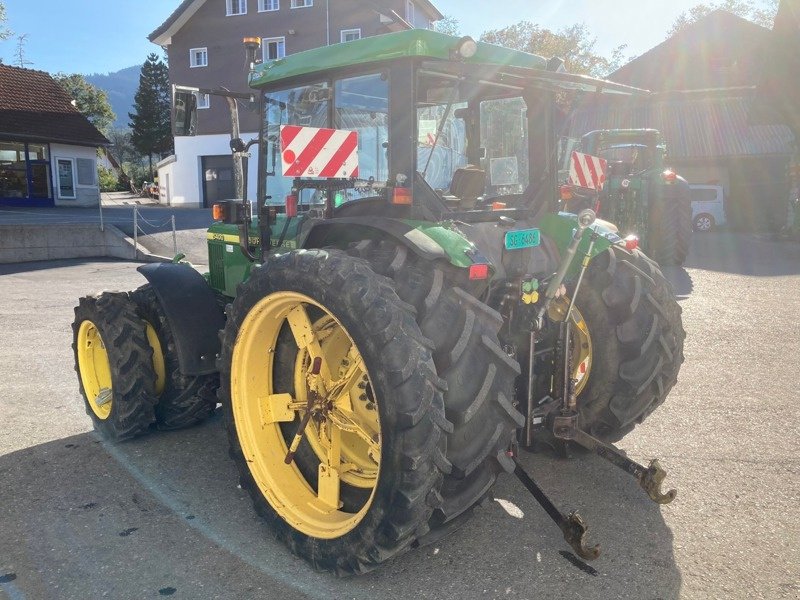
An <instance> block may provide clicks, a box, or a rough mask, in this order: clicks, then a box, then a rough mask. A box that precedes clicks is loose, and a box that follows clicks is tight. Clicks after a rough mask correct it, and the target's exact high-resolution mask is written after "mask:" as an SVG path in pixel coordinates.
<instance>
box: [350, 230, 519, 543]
mask: <svg viewBox="0 0 800 600" xmlns="http://www.w3.org/2000/svg"><path fill="white" fill-rule="evenodd" d="M350 253H351V254H353V255H355V256H359V257H362V258H364V259H366V260H368V261H369V262H370V264H371V265H372V268H373V269H374V270H375V271H376V272H378V273H380V274H382V275H386V276H387V277H390V278H391V279H392V280H393V281H394V282H395V286H396V289H397V294H398V295H399V296H400V298H401V299H402V300H404V301H405V302H408V303H409V304H411V305H412V306H414V307H415V309H416V319H417V323H419V326H420V329H421V330H422V333H423V334H424V335H425V336H426V337H427V338H428V339H430V340H431V341H432V342H433V344H434V351H433V361H434V363H435V364H436V370H437V372H438V374H439V376H440V377H442V378H443V379H444V380H445V381H446V382H447V391H446V392H445V394H444V404H445V413H446V415H447V419H448V421H450V422H451V423H453V425H454V430H453V432H452V433H450V434H449V435H448V441H447V458H448V460H449V461H450V462H451V463H452V471H451V472H450V473H449V474H448V475H447V476H446V477H445V480H444V486H443V487H442V492H441V493H442V498H443V503H442V505H441V507H439V508H438V509H437V510H436V511H435V512H434V515H433V517H432V519H431V527H433V528H440V527H443V526H447V525H449V524H450V523H455V521H454V520H455V519H456V518H457V517H458V516H459V515H461V514H463V513H465V512H466V511H468V510H469V509H470V508H472V507H473V506H474V505H475V504H477V503H479V502H480V501H481V500H483V499H484V498H486V497H487V496H488V495H489V493H490V490H491V488H492V486H493V485H494V483H495V481H496V479H497V476H498V474H499V473H501V472H503V471H506V472H509V473H510V472H512V471H513V470H514V462H513V460H511V458H509V456H508V455H507V451H508V449H509V446H510V444H511V441H512V438H513V437H514V431H515V429H516V428H517V427H522V426H523V425H524V423H525V418H524V416H523V415H522V414H521V413H520V412H519V411H518V410H517V408H516V406H515V405H514V384H515V379H516V377H517V375H519V373H520V367H519V364H518V363H517V361H516V360H514V359H513V358H511V357H510V356H508V354H506V353H505V352H504V351H503V349H502V347H501V345H500V342H499V341H498V337H497V334H498V331H499V330H500V328H501V327H502V325H503V318H502V316H501V315H500V313H498V312H497V311H495V310H493V309H492V308H490V307H489V306H487V305H486V304H484V303H483V302H481V301H480V300H478V299H477V298H474V297H473V296H471V295H470V294H469V293H467V292H466V291H465V290H464V289H463V288H461V287H459V286H458V285H457V279H458V275H459V274H460V273H459V272H458V271H456V270H455V269H450V268H448V267H447V266H443V265H439V264H432V263H429V262H426V261H424V260H422V259H420V258H419V257H417V256H416V255H414V254H413V253H412V252H409V251H408V249H407V248H405V247H404V246H399V245H397V244H395V243H392V242H390V241H381V242H375V241H371V240H365V241H362V242H360V243H358V244H355V245H354V246H352V247H351V249H350ZM461 522H463V520H458V523H459V524H460V523H461Z"/></svg>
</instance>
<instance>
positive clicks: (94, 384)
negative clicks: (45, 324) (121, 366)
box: [77, 321, 114, 421]
mask: <svg viewBox="0 0 800 600" xmlns="http://www.w3.org/2000/svg"><path fill="white" fill-rule="evenodd" d="M77 348H78V371H79V372H80V377H81V383H82V384H83V391H84V394H85V395H86V401H87V402H88V403H89V408H91V410H92V412H93V413H94V414H95V415H96V416H97V418H98V419H101V420H103V421H105V420H106V419H108V417H109V416H111V407H112V405H113V402H114V401H113V396H114V393H113V385H112V382H111V365H110V364H109V362H108V352H107V351H106V346H105V344H104V343H103V339H102V337H101V336H100V330H99V329H98V328H97V326H96V325H95V324H94V323H92V322H91V321H83V322H82V323H81V326H80V328H79V329H78V341H77Z"/></svg>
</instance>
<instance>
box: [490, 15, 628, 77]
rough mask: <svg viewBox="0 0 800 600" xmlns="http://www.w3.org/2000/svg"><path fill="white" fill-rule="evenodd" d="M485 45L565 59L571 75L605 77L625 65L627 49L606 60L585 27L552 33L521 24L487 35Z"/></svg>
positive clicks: (532, 25)
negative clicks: (598, 52)
mask: <svg viewBox="0 0 800 600" xmlns="http://www.w3.org/2000/svg"><path fill="white" fill-rule="evenodd" d="M481 41H482V42H489V43H490V44H497V45H499V46H505V47H507V48H513V49H515V50H522V51H524V52H530V53H531V54H538V55H539V56H543V57H545V58H550V57H553V56H557V57H559V58H563V59H564V61H565V67H566V69H567V71H569V72H570V73H577V74H582V75H593V76H595V77H603V76H605V75H607V74H608V73H610V72H612V71H614V70H616V69H617V68H618V67H619V66H620V63H621V62H622V52H623V51H624V50H625V45H622V46H618V47H617V48H615V49H614V50H613V52H612V54H611V58H606V57H604V56H601V55H599V54H597V53H596V52H595V51H594V47H595V44H596V43H597V39H596V38H594V37H592V36H591V34H590V33H589V30H588V29H587V28H586V25H584V24H578V25H572V26H570V27H564V28H563V29H560V30H559V31H550V30H549V29H544V28H542V27H540V26H539V25H535V24H534V23H531V22H530V21H520V22H519V23H516V24H514V25H509V26H508V27H505V28H503V29H493V30H490V31H486V32H485V33H484V34H483V35H482V36H481Z"/></svg>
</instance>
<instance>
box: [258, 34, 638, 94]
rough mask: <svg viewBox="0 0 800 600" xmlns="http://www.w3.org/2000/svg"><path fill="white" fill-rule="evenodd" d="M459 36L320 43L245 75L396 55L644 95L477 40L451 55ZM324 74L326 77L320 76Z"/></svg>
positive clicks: (269, 80) (297, 71)
mask: <svg viewBox="0 0 800 600" xmlns="http://www.w3.org/2000/svg"><path fill="white" fill-rule="evenodd" d="M460 40H461V38H457V37H454V36H451V35H446V34H444V33H439V32H437V31H431V30H429V29H411V30H408V31H400V32H396V33H387V34H384V35H377V36H373V37H367V38H362V39H360V40H355V41H353V42H346V43H342V44H335V45H334V46H323V47H321V48H314V49H313V50H306V51H305V52H299V53H297V54H292V55H290V56H287V57H285V58H281V59H278V60H274V61H270V62H268V63H264V64H261V65H257V66H256V68H255V70H254V71H253V72H252V73H251V74H250V86H251V87H266V86H268V87H270V88H275V87H276V85H275V84H279V83H282V82H285V83H289V81H290V80H292V79H295V78H299V77H306V76H312V75H314V74H316V73H319V74H320V76H321V77H322V76H324V75H327V72H328V71H330V70H337V69H344V68H347V67H351V66H354V65H366V64H371V63H377V64H380V63H387V62H390V61H395V60H398V59H404V58H405V59H413V58H419V59H427V60H433V61H436V60H441V61H453V60H461V61H463V62H464V63H465V64H468V65H476V66H479V65H484V66H490V67H499V69H496V70H497V71H499V72H503V73H509V74H512V75H517V76H522V77H524V78H525V79H526V80H533V81H534V83H535V84H538V86H537V87H543V88H546V89H551V90H553V91H564V90H577V91H587V92H594V91H603V92H607V93H617V94H625V95H633V94H636V95H639V94H648V93H649V92H647V90H642V89H639V88H634V87H630V86H626V85H622V84H618V83H614V82H611V81H605V80H602V79H595V78H593V77H587V76H584V75H573V74H569V73H557V72H553V71H548V70H547V65H548V60H547V59H545V58H542V57H541V56H536V55H535V54H529V53H527V52H521V51H519V50H512V49H510V48H504V47H502V46H495V45H494V44H487V43H485V42H478V50H477V52H476V53H475V55H474V56H473V57H471V58H468V59H454V58H453V52H454V51H455V50H456V49H457V47H458V44H459V41H460ZM326 78H327V77H326Z"/></svg>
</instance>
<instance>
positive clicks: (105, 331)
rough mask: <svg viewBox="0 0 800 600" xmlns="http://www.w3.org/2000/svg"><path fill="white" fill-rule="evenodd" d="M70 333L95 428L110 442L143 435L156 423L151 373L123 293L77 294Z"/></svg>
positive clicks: (142, 336) (141, 330) (140, 329)
mask: <svg viewBox="0 0 800 600" xmlns="http://www.w3.org/2000/svg"><path fill="white" fill-rule="evenodd" d="M72 332H73V341H72V350H73V354H74V357H75V371H76V372H77V374H78V387H79V391H80V393H81V396H82V397H83V400H84V403H85V405H86V413H87V414H88V415H89V416H90V417H91V418H92V422H93V423H94V427H95V429H96V430H97V431H98V432H99V433H100V434H101V435H102V436H103V437H104V438H106V439H109V440H112V441H120V440H125V439H128V438H132V437H135V436H138V435H141V434H143V433H146V432H147V431H148V430H149V428H150V425H151V424H152V423H153V422H154V421H155V412H154V407H155V403H156V395H155V381H156V372H155V368H154V365H153V350H152V348H151V347H150V344H149V342H148V340H147V332H146V327H145V324H144V322H143V321H142V320H141V319H140V318H139V316H138V315H137V314H136V306H135V305H134V304H133V303H132V302H131V301H130V299H129V298H128V294H125V293H113V292H105V293H102V294H100V295H98V296H87V297H84V298H81V299H80V300H79V302H78V306H77V307H75V321H74V322H73V323H72Z"/></svg>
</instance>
